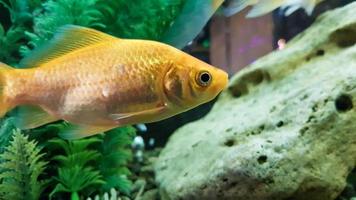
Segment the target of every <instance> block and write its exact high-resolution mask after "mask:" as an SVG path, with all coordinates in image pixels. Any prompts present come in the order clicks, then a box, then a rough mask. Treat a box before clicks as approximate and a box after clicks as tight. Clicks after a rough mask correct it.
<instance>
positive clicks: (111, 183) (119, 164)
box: [98, 126, 136, 195]
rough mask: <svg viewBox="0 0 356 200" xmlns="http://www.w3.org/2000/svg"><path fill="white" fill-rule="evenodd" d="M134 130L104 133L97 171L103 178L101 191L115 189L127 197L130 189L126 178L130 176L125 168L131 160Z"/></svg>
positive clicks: (117, 130)
mask: <svg viewBox="0 0 356 200" xmlns="http://www.w3.org/2000/svg"><path fill="white" fill-rule="evenodd" d="M135 135H136V130H135V129H134V128H133V127H132V126H127V127H122V128H116V129H113V130H111V131H108V132H106V133H105V135H104V137H103V143H102V145H101V146H100V152H101V155H102V156H101V158H100V161H99V163H98V164H99V169H100V171H101V173H102V174H103V176H104V180H105V182H106V183H105V184H104V185H102V190H103V191H109V190H110V188H116V189H118V190H119V191H120V192H122V193H124V194H126V195H128V194H129V193H130V189H131V185H132V183H131V181H130V180H129V179H128V178H127V176H129V175H131V172H130V170H129V169H128V168H127V164H128V161H130V160H131V159H132V152H131V148H130V145H131V143H132V140H133V138H134V136H135Z"/></svg>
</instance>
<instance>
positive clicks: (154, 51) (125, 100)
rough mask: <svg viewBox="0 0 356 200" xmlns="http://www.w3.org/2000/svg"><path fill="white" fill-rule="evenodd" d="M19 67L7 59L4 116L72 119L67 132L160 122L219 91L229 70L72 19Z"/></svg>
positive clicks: (1, 95)
mask: <svg viewBox="0 0 356 200" xmlns="http://www.w3.org/2000/svg"><path fill="white" fill-rule="evenodd" d="M19 65H20V66H21V68H18V69H15V68H12V67H10V66H8V65H6V64H4V63H0V86H1V87H0V88H1V92H0V115H2V116H3V115H5V114H6V113H7V112H8V111H9V110H11V109H13V108H15V107H16V109H15V112H14V113H15V123H16V126H18V127H19V128H20V129H31V128H36V127H39V126H42V125H45V124H48V123H51V122H54V121H58V120H65V121H67V122H68V123H67V125H66V126H65V128H63V129H61V130H59V136H61V137H62V138H65V139H78V138H83V137H87V136H90V135H94V134H98V133H102V132H104V131H107V130H110V129H113V128H116V127H120V126H125V125H131V124H138V123H149V122H155V121H159V120H162V119H165V118H168V117H171V116H173V115H176V114H179V113H181V112H184V111H187V110H189V109H191V108H194V107H196V106H198V105H200V104H203V103H205V102H208V101H210V100H212V99H213V98H215V97H216V96H217V95H218V94H219V93H220V92H221V91H222V90H223V89H224V88H225V87H226V85H227V83H228V75H227V73H226V72H224V71H222V70H220V69H218V68H215V67H213V66H211V65H209V64H207V63H205V62H203V61H200V60H199V59H196V58H194V57H193V56H191V55H189V54H187V53H184V52H182V51H180V50H178V49H176V48H175V47H172V46H169V45H167V44H164V43H160V42H156V41H149V40H135V39H122V38H117V37H114V36H111V35H109V34H105V33H102V32H100V31H97V30H95V29H91V28H85V27H80V26H75V25H66V26H64V27H62V28H60V29H59V31H58V33H56V34H55V36H54V37H53V39H51V40H50V41H48V43H47V44H46V45H44V46H43V47H40V48H37V49H35V50H34V51H33V53H31V54H30V55H29V56H28V57H26V58H24V59H23V60H22V61H21V62H20V63H19Z"/></svg>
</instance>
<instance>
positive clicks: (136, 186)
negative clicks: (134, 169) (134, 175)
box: [131, 179, 146, 193]
mask: <svg viewBox="0 0 356 200" xmlns="http://www.w3.org/2000/svg"><path fill="white" fill-rule="evenodd" d="M145 185H146V180H144V179H137V180H136V181H135V182H134V184H133V185H132V188H131V192H132V193H137V192H138V191H139V190H140V189H141V188H142V187H144V186H145Z"/></svg>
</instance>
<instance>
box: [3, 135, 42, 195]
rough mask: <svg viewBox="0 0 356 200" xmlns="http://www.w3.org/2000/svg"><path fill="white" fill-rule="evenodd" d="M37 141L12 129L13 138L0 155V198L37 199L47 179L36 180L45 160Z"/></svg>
mask: <svg viewBox="0 0 356 200" xmlns="http://www.w3.org/2000/svg"><path fill="white" fill-rule="evenodd" d="M36 145H37V143H36V142H34V141H29V140H28V136H25V135H23V134H21V132H20V131H18V130H17V131H14V133H13V140H12V141H11V142H10V145H9V146H8V147H7V148H6V150H5V152H4V153H2V154H1V155H0V158H1V163H0V181H1V184H0V199H4V200H9V199H11V200H37V199H39V197H40V194H41V192H42V191H43V189H44V188H45V186H46V184H47V183H48V181H46V180H38V179H39V176H40V175H41V174H42V173H43V171H44V170H45V167H46V165H47V162H45V161H42V159H43V156H44V154H41V153H40V151H41V150H40V148H38V147H36Z"/></svg>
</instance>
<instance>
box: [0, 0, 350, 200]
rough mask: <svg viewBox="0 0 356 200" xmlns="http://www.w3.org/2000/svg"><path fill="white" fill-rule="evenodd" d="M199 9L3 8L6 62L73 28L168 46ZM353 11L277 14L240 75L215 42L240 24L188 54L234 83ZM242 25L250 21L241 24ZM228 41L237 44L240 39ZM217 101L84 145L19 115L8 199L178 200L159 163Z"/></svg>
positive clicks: (0, 3) (1, 168)
mask: <svg viewBox="0 0 356 200" xmlns="http://www.w3.org/2000/svg"><path fill="white" fill-rule="evenodd" d="M192 2H193V0H132V1H128V0H0V61H1V62H4V63H7V64H9V65H11V66H15V67H16V66H18V63H19V61H20V60H21V59H22V58H23V57H25V56H26V55H28V54H29V53H30V52H31V51H32V50H33V49H34V48H36V47H38V46H40V45H42V44H45V43H46V41H48V40H49V39H50V38H51V37H52V36H53V34H54V33H55V31H56V30H57V29H58V28H59V27H61V26H63V25H66V24H75V25H80V26H85V27H90V28H95V29H97V30H100V31H103V32H105V33H108V34H111V35H114V36H117V37H121V38H135V39H149V40H156V41H162V42H164V41H167V40H168V39H167V37H170V35H169V34H167V30H169V29H170V27H171V26H172V24H173V22H174V21H175V20H176V19H177V17H178V16H180V15H182V14H185V13H184V12H188V11H191V10H190V9H187V8H188V7H189V5H195V3H192ZM351 2H353V1H351V0H340V1H337V0H330V1H327V0H326V1H325V2H324V3H322V4H320V5H319V6H318V7H317V8H316V9H315V11H314V13H313V15H312V16H308V15H306V14H305V12H304V11H303V10H298V11H297V12H296V13H294V14H292V15H290V16H288V17H284V16H281V15H280V12H281V10H280V9H278V10H276V11H274V12H273V13H272V14H270V15H269V16H268V17H269V18H271V19H270V20H269V21H270V22H272V24H270V25H271V26H273V27H270V28H271V32H270V33H268V34H267V35H268V36H271V37H270V38H269V40H267V41H265V43H263V45H265V46H264V47H265V49H263V50H262V51H260V52H257V53H256V54H253V55H252V56H250V57H248V56H246V54H247V53H245V52H246V51H253V49H254V48H255V49H257V48H259V47H256V46H254V44H253V41H250V40H246V41H245V43H244V44H251V45H250V46H248V47H246V46H243V45H240V46H241V48H244V47H246V48H247V49H243V51H242V50H241V52H242V53H241V52H240V53H241V54H240V55H239V56H241V57H243V56H246V57H248V59H247V58H246V59H245V60H244V61H243V62H241V63H239V66H237V65H234V67H231V66H232V65H233V64H232V63H234V61H232V60H233V59H235V57H234V56H230V57H224V58H221V59H220V60H219V58H217V55H218V54H219V51H222V49H224V51H226V50H228V51H227V52H225V53H226V55H228V54H229V55H235V54H234V53H235V52H231V51H229V48H231V47H229V43H232V42H233V41H231V40H224V41H221V40H215V41H211V38H212V37H216V36H219V35H218V34H220V33H221V32H219V31H220V30H219V29H217V28H218V27H219V25H222V24H224V27H225V28H226V27H228V26H230V25H231V24H229V23H231V21H229V20H231V18H227V17H225V16H223V15H222V14H221V10H218V11H217V13H216V15H215V16H214V17H213V19H212V20H211V21H209V22H208V23H207V25H206V26H205V27H204V28H202V29H201V31H200V33H199V35H198V36H197V37H196V38H195V39H194V40H193V41H191V42H190V43H189V44H188V45H186V46H185V47H184V48H183V50H184V51H186V52H188V53H190V54H192V55H193V56H195V57H197V58H199V59H201V60H204V61H206V62H208V63H211V62H213V64H216V65H218V66H219V67H221V68H223V69H224V70H226V71H228V72H229V74H230V75H233V74H235V73H236V72H238V71H239V70H241V69H242V68H243V67H244V66H245V65H248V64H250V63H252V62H254V61H255V60H256V59H258V58H259V57H261V56H263V55H265V54H267V53H269V52H270V51H273V50H276V49H278V48H279V47H280V46H279V43H280V42H281V41H280V39H281V38H283V39H284V40H285V42H288V41H289V40H290V39H292V38H293V37H294V36H296V35H297V34H299V33H300V32H302V31H304V30H305V29H306V28H308V27H309V26H310V25H311V24H312V23H313V22H314V21H315V19H316V18H317V16H319V15H320V14H322V13H323V12H325V11H327V10H331V9H334V8H337V7H341V6H344V5H346V4H348V3H351ZM224 6H226V5H224ZM193 10H194V9H193ZM192 14H196V15H200V13H192ZM244 14H246V13H244ZM241 18H244V16H242V15H241ZM261 27H265V25H263V24H262V25H261ZM241 29H243V28H241ZM262 29H263V28H262ZM262 29H260V30H262ZM246 30H247V29H246ZM254 30H256V28H255V27H252V28H251V29H250V30H249V31H250V32H247V33H246V35H249V34H251V32H253V31H254ZM188 32H189V30H188ZM176 34H179V32H177V33H176ZM192 35H193V36H195V35H194V34H192ZM224 35H225V36H224V37H226V38H230V39H231V38H234V37H235V36H234V35H228V36H226V33H224ZM265 35H266V34H265ZM235 38H238V37H237V36H236V37H235ZM239 39H241V38H239ZM258 42H259V40H257V43H258ZM269 42H270V43H269ZM241 43H242V42H241ZM219 48H221V49H219ZM230 50H231V49H230ZM241 60H243V59H241ZM214 102H215V100H213V101H212V102H209V103H207V104H204V105H201V106H199V107H197V108H194V109H192V110H190V111H187V112H185V113H182V114H180V115H177V116H175V117H172V118H169V119H166V120H163V121H160V122H156V123H152V124H146V125H143V124H140V125H135V126H126V127H121V128H116V129H114V130H111V131H108V132H106V133H105V134H101V135H96V136H92V137H88V138H84V139H79V140H74V141H67V140H64V139H61V138H59V137H58V136H57V133H58V132H59V130H61V129H62V128H64V127H65V122H56V123H52V124H49V125H45V126H42V127H39V128H35V129H31V130H25V131H20V130H18V129H17V128H16V127H15V125H14V122H13V120H14V119H13V118H12V117H11V113H9V114H8V115H7V116H5V117H4V118H3V119H1V122H0V123H1V126H0V153H1V154H0V159H1V162H0V199H4V200H20V199H24V200H36V199H72V200H77V199H78V200H79V199H112V200H114V199H122V200H124V199H126V200H127V199H135V200H138V199H146V200H148V199H169V197H168V196H165V194H160V193H159V191H158V189H157V188H158V184H157V183H156V180H155V174H154V169H153V168H154V167H153V165H154V162H155V161H156V160H157V157H158V155H159V153H160V151H161V149H162V148H163V147H164V146H165V144H166V143H167V140H168V138H169V137H170V136H171V134H172V133H173V132H174V131H175V130H177V129H178V128H180V127H181V126H183V125H184V124H186V123H188V122H191V121H195V120H198V119H200V118H202V117H203V116H205V114H207V113H208V112H209V111H210V109H211V108H212V106H213V104H214ZM181 148H186V147H185V146H182V147H181ZM355 177H356V176H355V172H352V173H350V175H349V176H348V183H347V186H346V188H345V190H344V192H343V193H342V194H341V195H340V196H339V197H338V199H339V200H346V199H347V200H349V199H350V200H351V199H355V198H356V190H355V185H356V178H355ZM187 199H189V198H187ZM212 199H214V198H212Z"/></svg>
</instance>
